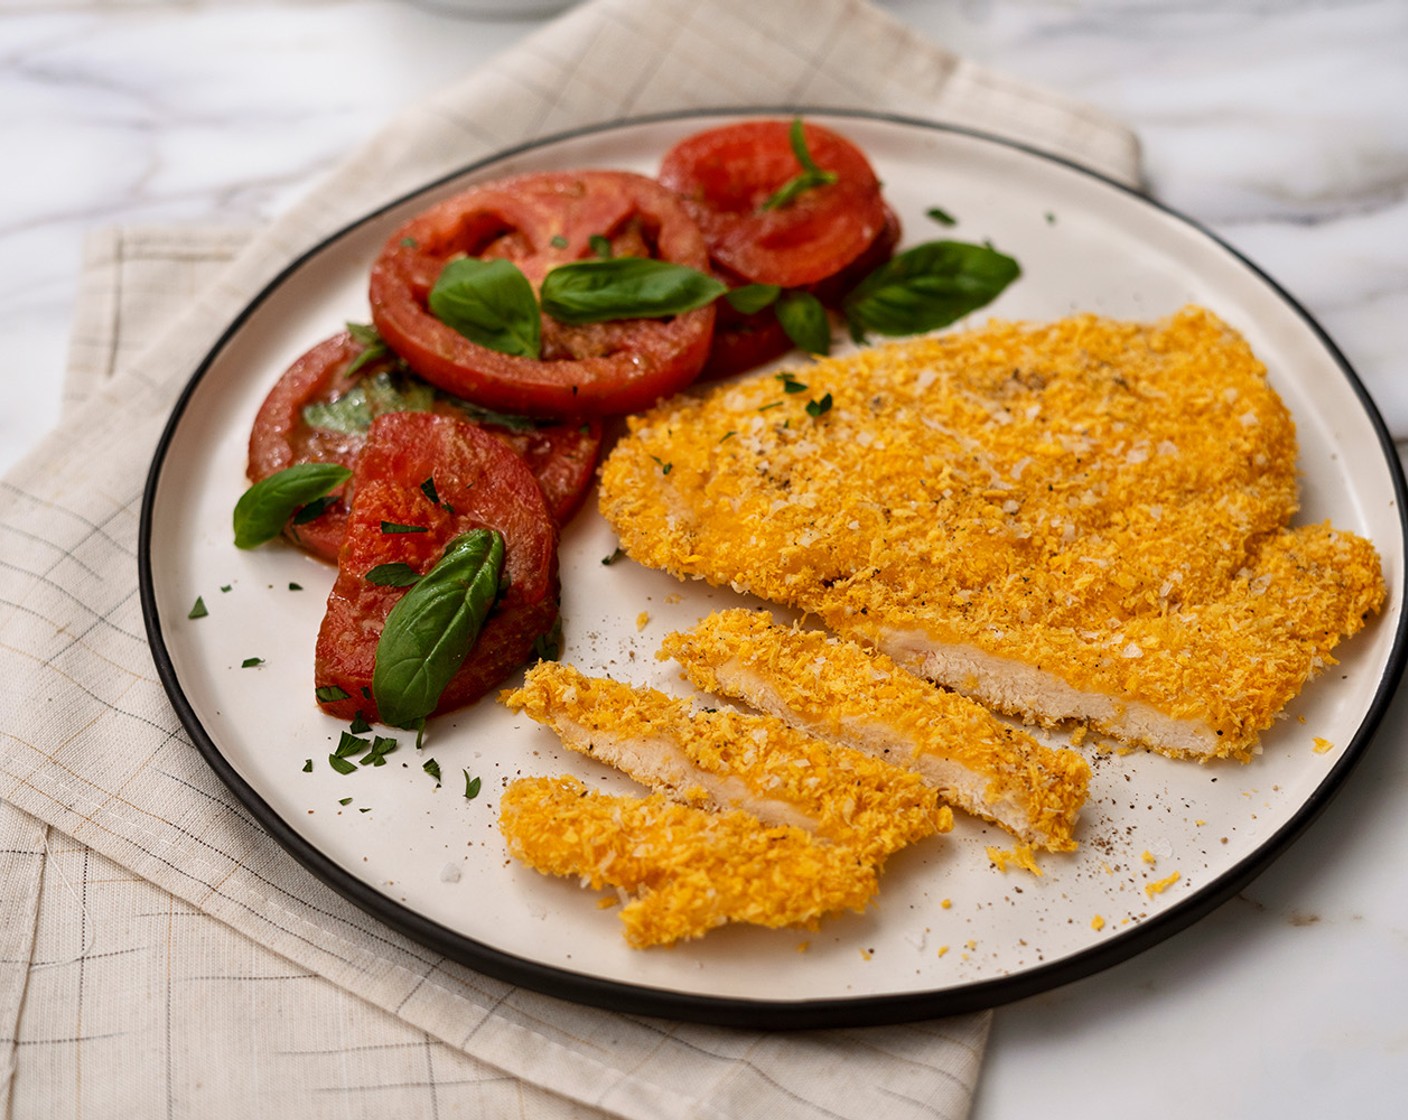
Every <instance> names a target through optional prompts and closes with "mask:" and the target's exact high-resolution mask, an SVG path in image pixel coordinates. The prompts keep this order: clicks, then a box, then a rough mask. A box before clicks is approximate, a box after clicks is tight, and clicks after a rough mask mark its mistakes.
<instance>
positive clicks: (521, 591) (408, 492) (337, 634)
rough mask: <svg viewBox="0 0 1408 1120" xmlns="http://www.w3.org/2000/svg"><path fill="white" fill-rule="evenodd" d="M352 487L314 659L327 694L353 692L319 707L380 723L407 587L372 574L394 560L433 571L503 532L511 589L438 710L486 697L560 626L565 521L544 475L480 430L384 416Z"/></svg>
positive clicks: (431, 417)
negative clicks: (487, 532)
mask: <svg viewBox="0 0 1408 1120" xmlns="http://www.w3.org/2000/svg"><path fill="white" fill-rule="evenodd" d="M426 480H431V481H432V482H433V484H434V485H433V486H430V487H427V486H426V485H425V483H426ZM351 484H352V490H353V493H354V495H355V496H354V498H353V501H352V508H351V511H350V512H349V515H348V519H347V534H346V536H345V538H344V539H343V543H342V549H341V551H340V552H339V554H338V565H337V579H336V581H335V582H334V584H333V588H332V592H331V594H330V595H329V596H328V606H327V613H326V614H325V615H324V617H323V623H322V627H321V628H320V629H319V631H318V642H317V647H316V653H315V662H314V679H315V684H316V687H317V688H318V689H319V690H329V689H331V690H335V691H333V692H332V693H330V695H334V696H336V695H339V694H342V695H341V698H339V699H330V700H320V701H319V703H320V704H321V705H322V707H323V709H324V710H325V711H327V712H329V713H330V714H332V715H335V716H338V717H340V718H342V719H352V718H353V717H354V716H355V715H356V714H357V713H358V712H361V713H362V714H363V716H365V717H366V718H367V719H369V720H372V721H375V720H377V718H378V709H377V704H376V697H375V696H374V695H373V694H372V691H371V684H372V672H373V670H374V668H375V666H376V644H377V641H378V639H379V638H380V637H381V631H382V628H383V626H384V625H385V623H386V617H387V615H388V614H390V613H391V608H392V607H393V606H394V605H395V604H396V602H397V601H398V600H399V599H400V598H401V596H403V595H404V594H405V593H406V589H405V588H404V587H389V586H381V585H378V584H376V583H372V582H370V581H369V580H368V579H367V574H368V573H369V572H370V571H371V570H372V569H373V568H376V567H378V566H380V565H383V564H406V565H409V566H410V567H411V568H413V569H414V570H415V571H416V572H418V573H420V574H424V573H425V572H427V571H429V570H430V569H431V568H432V567H433V566H434V565H435V563H436V562H437V561H438V560H439V559H440V557H441V555H442V554H443V553H444V551H445V546H446V545H447V544H449V542H450V541H451V540H453V539H454V538H455V537H456V536H458V535H459V534H461V533H466V532H468V531H469V530H471V529H497V530H499V532H501V533H502V534H503V536H504V546H505V552H504V573H503V574H504V577H505V582H506V584H507V589H506V591H505V592H504V594H503V596H502V598H501V599H500V600H499V603H498V604H497V606H495V608H494V610H493V612H492V613H491V614H490V615H489V617H488V619H487V621H486V622H485V624H484V626H483V628H482V629H481V630H480V633H479V638H478V640H477V641H476V642H475V645H474V647H473V649H471V650H470V653H469V656H468V658H466V660H465V662H464V665H463V666H462V667H461V668H460V670H459V671H458V672H457V673H456V674H455V676H454V677H453V678H452V679H451V681H450V683H449V685H448V686H447V687H446V689H445V691H444V692H443V693H442V695H441V698H440V704H439V707H437V709H436V712H446V711H449V710H451V709H453V708H458V707H462V706H464V705H465V704H469V703H472V702H473V701H475V700H477V699H479V698H480V697H481V696H484V695H486V694H487V693H488V692H490V691H491V690H492V689H493V688H494V687H496V686H497V685H498V684H499V683H500V682H501V681H502V680H503V679H504V678H505V677H507V676H508V675H509V674H510V673H512V672H513V671H514V669H516V668H518V666H520V665H522V664H523V663H524V662H525V661H527V660H528V659H529V658H530V656H531V655H532V652H533V647H534V644H535V642H537V640H538V639H539V638H540V637H541V636H543V635H545V634H547V633H549V632H550V631H551V630H552V628H553V625H554V623H555V621H556V619H557V608H558V596H559V583H558V570H557V523H556V522H555V521H554V520H553V518H552V515H551V514H550V513H549V512H548V507H547V502H546V501H545V500H544V498H543V493H542V489H541V488H540V487H539V485H538V481H537V479H536V478H534V476H533V472H532V471H530V470H529V469H528V467H527V465H526V464H525V463H524V462H523V460H522V459H521V458H519V456H518V455H517V454H516V453H515V452H513V451H512V450H511V449H510V448H508V447H506V446H505V445H504V444H503V443H502V442H500V441H499V440H497V439H494V438H493V437H492V436H490V435H488V434H487V433H486V432H484V431H483V430H482V429H480V428H478V427H476V426H475V425H474V424H470V423H468V422H467V421H464V420H459V419H456V418H454V417H451V416H439V415H436V414H434V413H429V412H395V413H388V414H386V415H385V416H381V417H378V418H377V419H376V420H375V421H373V423H372V427H371V431H370V433H369V434H368V437H367V441H366V445H365V446H364V447H363V448H362V453H361V455H360V456H358V458H357V465H356V467H355V469H354V474H353V477H352V480H351ZM428 491H430V492H428ZM431 492H433V497H432V493H431ZM388 527H389V528H390V529H391V530H392V531H387V529H388ZM397 527H413V528H415V529H422V530H424V531H420V532H405V531H395V530H396V528H397ZM321 694H322V695H329V693H328V692H326V691H322V692H321Z"/></svg>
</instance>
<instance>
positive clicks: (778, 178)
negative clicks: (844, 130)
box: [660, 120, 885, 288]
mask: <svg viewBox="0 0 1408 1120" xmlns="http://www.w3.org/2000/svg"><path fill="white" fill-rule="evenodd" d="M790 131H791V122H789V121H772V120H755V121H744V122H742V123H740V124H730V125H724V126H723V127H721V128H714V129H709V130H708V131H705V132H700V133H696V134H695V135H693V136H690V137H688V138H686V139H685V140H682V141H681V142H680V143H679V144H676V145H675V146H674V147H673V148H671V149H670V150H669V151H668V152H667V153H666V154H665V158H664V161H663V162H662V163H661V166H660V181H661V182H662V183H663V184H664V185H665V186H667V187H669V188H670V189H671V190H672V191H675V192H676V193H677V194H679V195H680V197H681V198H682V199H683V200H684V204H685V207H686V209H687V210H688V211H689V213H690V214H691V215H692V216H693V217H694V220H695V221H696V222H698V223H699V228H700V229H702V230H703V231H704V239H705V241H706V242H708V245H709V253H710V255H711V256H712V257H713V258H714V259H715V260H716V261H718V262H719V263H720V264H722V265H724V266H725V267H727V268H729V269H731V270H732V271H734V272H736V273H738V274H739V275H740V276H743V277H746V278H747V279H749V280H753V281H756V282H757V283H760V284H780V285H781V286H782V287H784V288H793V287H800V286H802V285H804V284H814V283H816V282H817V281H818V280H823V279H825V278H826V277H828V276H831V275H833V274H834V273H836V272H839V271H840V270H841V269H842V268H844V267H845V266H846V265H848V264H850V263H851V262H852V261H853V260H855V259H856V258H857V257H858V256H860V254H861V253H862V252H864V251H865V249H866V247H867V246H869V245H870V244H871V243H872V242H874V241H875V239H876V237H877V236H878V235H879V234H880V232H881V230H882V229H883V228H884V224H885V205H884V202H883V201H882V200H881V197H880V183H879V181H878V180H877V179H876V177H875V172H874V171H873V170H872V169H871V166H870V162H869V161H868V160H867V159H866V158H865V156H864V154H863V153H862V152H861V151H860V149H859V148H857V147H856V146H855V145H854V144H852V143H851V142H850V141H848V140H846V139H844V138H842V137H841V136H838V135H837V134H836V133H834V132H832V131H831V130H830V129H828V128H823V127H822V126H821V125H816V124H812V123H810V122H805V123H804V124H803V128H802V131H803V136H804V137H805V138H806V145H807V151H808V152H809V153H811V157H812V160H813V161H814V162H815V163H816V165H817V166H818V167H820V168H821V169H822V170H823V171H830V172H834V173H835V174H836V176H837V178H836V182H834V183H830V184H827V185H825V186H818V187H814V188H812V189H810V190H806V191H803V192H802V193H801V194H799V195H798V196H797V197H796V198H795V199H793V200H792V201H791V202H789V203H787V204H786V205H784V206H780V207H777V208H775V209H771V210H765V209H763V203H764V202H766V201H767V200H768V199H769V198H770V197H772V196H773V195H774V194H776V192H777V191H778V190H779V189H780V188H781V187H782V186H783V185H784V184H785V183H787V182H789V181H790V180H792V179H793V178H795V177H796V176H797V175H798V174H799V173H801V171H802V166H801V164H800V163H798V161H797V156H796V153H795V152H793V150H792V144H791V138H790Z"/></svg>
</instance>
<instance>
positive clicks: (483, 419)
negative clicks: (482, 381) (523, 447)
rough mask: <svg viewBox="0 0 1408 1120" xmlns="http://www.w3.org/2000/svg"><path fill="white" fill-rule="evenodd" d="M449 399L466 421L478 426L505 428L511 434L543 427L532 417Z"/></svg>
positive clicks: (455, 398) (456, 398)
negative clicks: (471, 421)
mask: <svg viewBox="0 0 1408 1120" xmlns="http://www.w3.org/2000/svg"><path fill="white" fill-rule="evenodd" d="M449 399H450V403H451V404H453V405H454V406H455V407H456V408H457V409H459V410H460V411H461V412H463V413H464V415H465V419H466V420H473V421H474V422H475V423H476V424H484V425H486V426H488V427H490V428H503V429H505V430H506V431H510V432H532V431H536V430H537V429H538V428H539V427H540V426H541V425H540V424H539V422H538V421H537V420H534V419H533V418H532V417H531V416H517V415H514V414H513V413H511V412H495V411H494V410H493V409H492V408H485V407H484V406H483V405H481V404H474V403H473V402H471V401H466V400H461V399H460V398H459V397H450V398H449Z"/></svg>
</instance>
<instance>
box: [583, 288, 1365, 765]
mask: <svg viewBox="0 0 1408 1120" xmlns="http://www.w3.org/2000/svg"><path fill="white" fill-rule="evenodd" d="M1295 459H1296V439H1295V429H1294V425H1293V423H1292V420H1291V417H1290V414H1289V412H1288V411H1287V409H1286V408H1285V406H1284V404H1283V403H1282V402H1281V400H1280V398H1279V397H1278V396H1277V394H1276V393H1275V391H1274V389H1273V388H1272V387H1271V385H1270V384H1269V383H1268V380H1267V374H1266V370H1265V368H1264V366H1263V365H1262V364H1261V362H1260V361H1258V360H1257V358H1256V357H1255V355H1254V354H1253V353H1252V351H1251V349H1250V347H1249V346H1248V345H1247V344H1246V342H1245V341H1244V340H1243V339H1242V338H1241V337H1240V336H1239V335H1238V334H1236V333H1235V332H1234V331H1233V330H1232V329H1231V328H1229V327H1228V326H1227V325H1226V324H1224V323H1223V322H1221V321H1220V320H1219V319H1218V318H1217V317H1216V316H1214V315H1212V314H1211V313H1210V312H1207V311H1204V310H1201V309H1198V308H1187V309H1185V310H1183V311H1181V312H1179V313H1178V314H1176V315H1174V316H1172V317H1170V318H1169V319H1167V320H1165V321H1162V322H1160V323H1156V324H1153V325H1147V324H1137V323H1127V322H1115V321H1111V320H1106V319H1100V318H1096V317H1094V316H1076V317H1073V318H1069V319H1065V320H1061V321H1058V322H1055V323H1051V324H1047V325H1024V324H1003V323H997V324H991V325H989V326H987V327H985V328H982V329H974V330H967V331H959V332H954V333H949V334H945V335H942V336H937V337H931V338H925V339H919V340H915V341H910V342H905V343H900V344H895V345H890V346H884V347H876V348H873V349H865V350H863V351H861V352H860V353H858V354H855V355H853V356H848V357H842V358H835V359H827V360H823V361H819V362H817V363H815V364H812V365H809V366H806V367H801V368H798V369H795V370H792V371H790V372H788V373H784V374H779V375H776V376H773V375H762V376H754V377H752V378H750V379H746V380H743V381H740V382H737V383H733V384H722V385H719V386H716V387H714V388H712V389H710V390H708V391H705V392H703V393H702V394H700V395H697V396H696V395H680V396H677V397H674V398H671V399H670V400H668V401H665V402H663V403H662V404H660V405H659V406H657V407H656V408H655V409H653V410H652V411H650V412H648V413H646V414H644V415H641V416H639V417H634V418H632V420H631V422H630V431H629V434H628V435H627V436H626V437H625V438H623V439H622V440H621V441H620V442H619V443H618V444H617V445H616V447H615V449H614V450H613V451H612V453H611V455H610V456H609V457H608V459H607V461H606V463H605V464H604V467H603V470H602V485H601V497H600V504H601V511H602V513H603V514H604V516H605V517H606V519H607V520H608V521H609V522H610V524H611V525H612V527H613V528H614V529H615V531H616V533H617V535H618V537H619V539H620V543H621V546H622V547H623V549H624V550H625V552H626V553H627V555H629V556H630V557H631V558H633V559H634V560H636V561H638V562H640V563H642V564H644V565H646V566H648V567H653V568H660V569H663V570H666V571H668V572H671V573H673V574H675V575H676V576H678V577H680V578H682V579H683V578H700V579H705V580H707V581H709V582H710V583H714V584H718V585H731V586H733V587H734V588H736V589H737V590H740V591H747V592H752V593H754V594H756V595H758V596H760V597H761V598H763V599H765V600H768V601H771V602H775V603H779V604H785V605H787V606H789V607H793V608H797V609H800V610H801V611H804V612H807V613H809V614H813V615H816V616H817V617H818V618H820V619H821V620H822V621H824V622H825V623H826V624H827V625H828V626H829V627H830V628H831V629H833V630H834V631H836V632H837V633H839V634H841V635H843V636H846V637H849V638H853V639H856V640H859V641H861V642H864V643H867V644H870V645H874V646H876V647H878V648H879V649H881V650H882V651H884V652H886V653H887V654H889V655H890V656H891V657H893V658H894V659H895V661H896V662H898V663H899V664H900V665H902V666H904V667H905V668H908V669H910V670H911V671H913V672H916V673H917V674H919V675H921V676H924V677H927V678H928V679H930V680H933V681H936V682H938V683H940V684H943V685H946V686H949V687H951V688H954V689H956V690H958V691H960V692H963V693H965V694H967V695H969V696H971V697H973V698H975V699H977V700H979V701H980V702H982V703H984V704H986V705H988V706H990V707H992V708H994V709H997V710H1000V711H1004V712H1008V713H1012V714H1015V715H1018V716H1020V717H1022V718H1025V719H1027V720H1031V721H1035V722H1039V723H1043V724H1055V723H1059V722H1063V721H1068V720H1075V721H1080V722H1082V723H1084V724H1086V725H1088V726H1091V727H1093V728H1095V729H1097V730H1100V731H1102V732H1105V733H1107V734H1109V735H1112V736H1114V737H1116V738H1119V739H1121V740H1124V741H1127V742H1130V743H1135V744H1139V745H1143V746H1147V747H1151V748H1153V749H1156V750H1160V751H1164V752H1167V753H1170V754H1176V755H1192V756H1197V757H1203V758H1207V757H1234V758H1242V759H1245V758H1248V757H1250V755H1251V754H1252V753H1253V752H1254V750H1255V748H1256V745H1257V742H1258V738H1259V735H1260V733H1261V732H1262V731H1263V730H1264V729H1265V728H1267V727H1268V726H1270V724H1271V723H1272V721H1273V719H1274V718H1275V717H1276V715H1277V713H1279V712H1280V711H1281V710H1282V709H1283V708H1284V706H1285V705H1286V704H1287V703H1288V702H1289V701H1290V700H1291V699H1292V698H1293V697H1294V696H1295V695H1296V693H1297V692H1298V691H1299V689H1300V688H1301V687H1302V685H1304V683H1305V682H1306V681H1307V680H1308V679H1309V678H1310V677H1312V676H1313V675H1314V674H1316V673H1317V672H1318V671H1320V670H1321V669H1323V668H1324V667H1325V666H1326V665H1329V664H1332V663H1333V657H1332V654H1331V651H1332V650H1333V649H1334V647H1335V646H1336V644H1337V643H1338V642H1339V641H1340V640H1341V639H1343V638H1344V637H1347V636H1349V635H1351V634H1353V633H1355V632H1356V631H1357V630H1359V629H1360V628H1361V627H1362V626H1363V625H1364V623H1365V621H1366V619H1367V618H1368V617H1369V615H1370V614H1372V613H1373V612H1375V611H1377V610H1378V609H1379V607H1380V605H1381V604H1382V601H1383V598H1384V594H1385V589H1384V583H1383V578H1382V574H1381V571H1380V564H1379V558H1378V555H1377V553H1376V552H1375V550H1374V548H1373V546H1372V545H1371V544H1370V543H1369V542H1368V541H1365V540H1363V539H1361V538H1359V537H1357V536H1355V535H1353V534H1351V533H1347V532H1341V531H1337V530H1335V529H1333V528H1331V527H1330V526H1329V525H1323V524H1322V525H1310V526H1302V527H1295V528H1291V527H1288V526H1289V521H1290V518H1291V516H1292V515H1293V514H1294V513H1295V511H1296V508H1297V500H1298V497H1297V489H1296V475H1295Z"/></svg>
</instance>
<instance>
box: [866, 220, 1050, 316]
mask: <svg viewBox="0 0 1408 1120" xmlns="http://www.w3.org/2000/svg"><path fill="white" fill-rule="evenodd" d="M1021 274H1022V270H1021V268H1019V267H1018V265H1017V262H1016V261H1015V260H1013V259H1012V258H1011V257H1009V256H1006V255H1005V254H1003V253H999V252H998V251H997V250H996V249H993V248H991V247H989V246H986V245H972V244H969V243H967V242H964V241H926V242H925V243H924V244H922V245H916V246H915V247H914V248H912V249H907V250H906V251H905V252H903V253H900V254H899V255H898V256H896V257H893V258H891V259H890V260H889V261H887V262H886V263H885V264H882V265H881V266H880V267H879V268H877V269H876V270H875V271H874V272H872V273H871V274H870V275H869V276H867V277H866V278H865V279H864V280H862V281H861V282H860V283H859V284H858V285H857V286H856V288H855V289H854V290H853V291H852V292H851V294H850V295H849V296H847V297H846V302H845V307H844V310H845V314H846V319H847V321H848V322H849V323H850V324H851V328H852V330H853V331H860V332H861V333H862V334H863V333H864V332H866V331H875V332H876V333H877V334H885V335H906V334H920V333H922V332H924V331H932V330H938V329H939V328H940V327H946V326H948V325H949V324H950V323H952V322H954V321H955V320H956V319H961V318H962V317H963V316H964V315H967V314H968V313H969V312H970V311H975V310H977V309H978V308H979V307H982V306H983V305H985V304H988V303H991V302H992V301H993V300H994V299H996V298H997V297H998V296H999V295H1000V294H1001V293H1002V291H1003V289H1005V288H1006V287H1007V285H1008V284H1010V283H1012V281H1013V280H1015V279H1017V277H1018V276H1020V275H1021Z"/></svg>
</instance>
